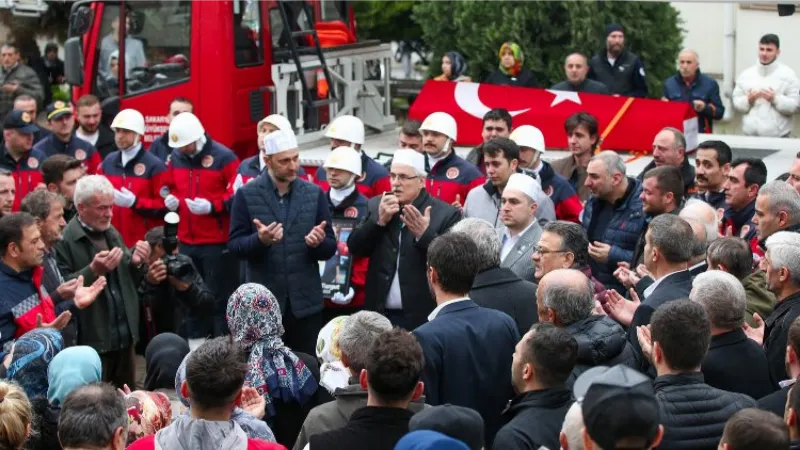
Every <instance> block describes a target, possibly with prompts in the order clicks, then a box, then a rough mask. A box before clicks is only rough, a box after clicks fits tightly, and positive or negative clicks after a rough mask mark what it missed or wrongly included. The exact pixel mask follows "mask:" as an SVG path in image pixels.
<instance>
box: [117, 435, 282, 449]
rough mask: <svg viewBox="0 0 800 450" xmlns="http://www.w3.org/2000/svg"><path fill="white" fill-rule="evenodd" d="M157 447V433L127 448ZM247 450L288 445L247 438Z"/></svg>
mask: <svg viewBox="0 0 800 450" xmlns="http://www.w3.org/2000/svg"><path fill="white" fill-rule="evenodd" d="M155 448H156V435H154V434H151V435H150V436H145V437H143V438H141V439H138V440H136V441H134V443H133V444H131V445H129V446H128V447H127V450H155ZM247 450H286V447H284V446H282V445H281V444H274V443H272V442H266V441H259V440H258V439H250V438H247Z"/></svg>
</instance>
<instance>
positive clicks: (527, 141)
mask: <svg viewBox="0 0 800 450" xmlns="http://www.w3.org/2000/svg"><path fill="white" fill-rule="evenodd" d="M509 139H511V140H512V141H514V142H516V143H517V145H519V146H520V147H528V148H532V149H534V150H536V151H537V152H543V151H544V150H545V147H544V135H543V134H542V132H541V130H539V129H538V128H536V127H534V126H533V125H522V126H519V127H517V128H515V129H514V131H512V132H511V136H509Z"/></svg>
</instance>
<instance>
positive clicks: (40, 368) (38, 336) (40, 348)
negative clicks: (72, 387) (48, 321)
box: [8, 328, 64, 399]
mask: <svg viewBox="0 0 800 450" xmlns="http://www.w3.org/2000/svg"><path fill="white" fill-rule="evenodd" d="M63 348H64V338H63V337H61V333H60V332H58V331H56V330H54V329H52V328H37V329H35V330H31V331H29V332H27V333H25V334H23V335H22V336H20V338H19V339H17V341H16V342H15V343H14V356H13V357H12V359H11V365H10V366H9V367H8V378H9V379H11V380H14V381H16V382H17V383H19V384H20V385H21V386H22V388H23V389H24V390H25V394H27V395H28V398H30V399H33V398H35V397H38V396H46V395H47V387H48V382H47V366H48V365H49V364H50V361H52V360H53V358H54V357H55V356H56V355H57V354H58V352H60V351H61V350H62V349H63Z"/></svg>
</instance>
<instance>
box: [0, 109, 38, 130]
mask: <svg viewBox="0 0 800 450" xmlns="http://www.w3.org/2000/svg"><path fill="white" fill-rule="evenodd" d="M3 129H4V130H17V131H19V132H20V133H26V134H32V133H35V132H37V131H38V130H39V127H37V126H36V124H34V123H33V116H31V115H30V113H28V112H27V111H20V110H18V109H12V110H11V112H9V113H8V114H7V115H6V120H5V121H3Z"/></svg>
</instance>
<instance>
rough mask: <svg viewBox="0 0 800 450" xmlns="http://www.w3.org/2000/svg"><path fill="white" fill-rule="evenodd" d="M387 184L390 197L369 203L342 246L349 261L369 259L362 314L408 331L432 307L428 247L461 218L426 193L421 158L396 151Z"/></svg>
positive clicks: (410, 153) (414, 326)
mask: <svg viewBox="0 0 800 450" xmlns="http://www.w3.org/2000/svg"><path fill="white" fill-rule="evenodd" d="M390 178H391V183H392V191H391V192H385V193H384V194H383V195H378V196H376V197H373V198H371V199H370V200H369V204H368V207H367V215H366V217H365V218H364V221H363V222H361V224H360V225H358V226H357V227H356V229H355V230H353V233H352V234H350V238H349V239H348V240H347V246H348V248H349V249H350V253H352V254H353V255H354V256H361V257H368V258H369V268H368V269H367V283H366V300H365V304H364V306H365V308H366V309H368V310H372V311H377V312H379V313H381V314H383V315H385V316H386V317H388V318H389V320H391V321H392V324H393V325H397V326H400V327H403V328H405V329H408V330H413V329H414V328H416V327H418V326H419V325H421V324H423V323H425V319H426V317H427V315H428V314H429V313H430V312H431V311H432V310H433V308H434V307H436V303H435V302H434V300H433V297H432V296H431V292H430V291H429V290H428V288H427V282H426V276H425V273H426V271H427V268H426V267H425V261H426V259H427V253H428V245H429V244H430V243H431V241H433V239H434V238H435V237H436V236H438V235H440V234H443V233H445V232H446V231H447V230H449V229H450V227H452V226H453V224H455V223H456V222H458V221H459V220H461V213H460V212H459V211H458V210H457V209H456V208H454V207H453V206H450V205H448V204H447V203H444V202H443V201H441V200H439V199H436V198H433V197H431V195H430V194H428V192H427V191H426V190H425V180H426V171H425V156H423V155H422V154H421V153H417V152H416V151H414V150H397V151H396V152H395V153H394V159H393V160H392V167H391V170H390ZM473 275H474V274H473ZM465 292H466V291H465Z"/></svg>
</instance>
